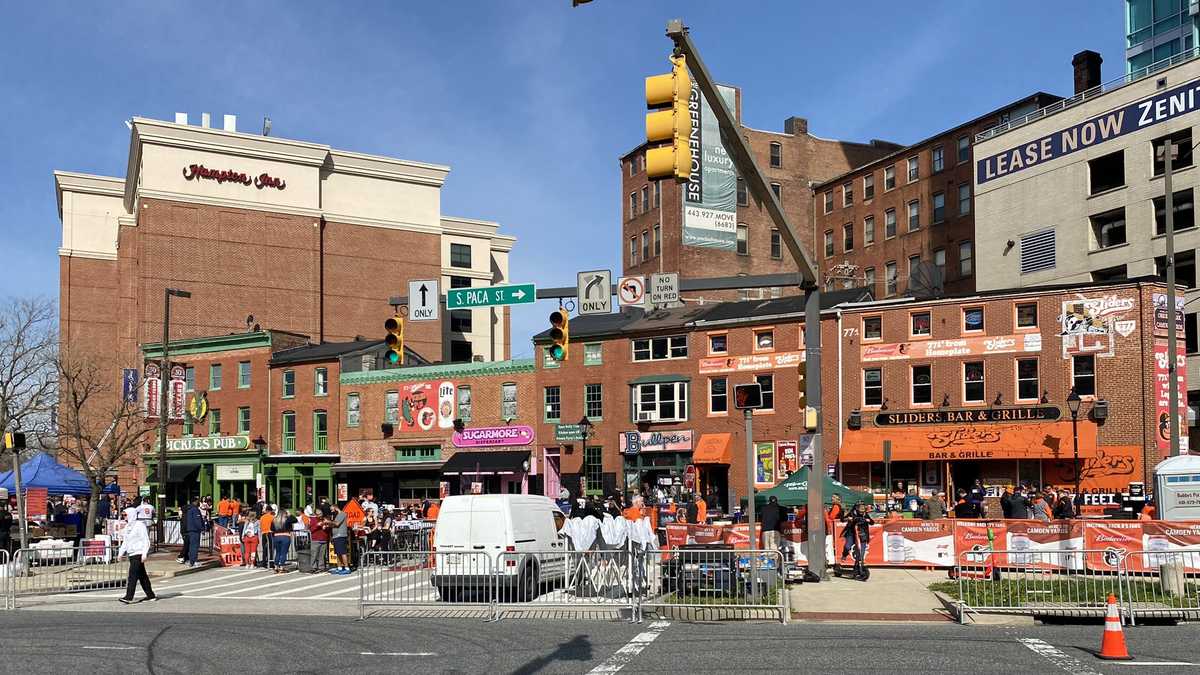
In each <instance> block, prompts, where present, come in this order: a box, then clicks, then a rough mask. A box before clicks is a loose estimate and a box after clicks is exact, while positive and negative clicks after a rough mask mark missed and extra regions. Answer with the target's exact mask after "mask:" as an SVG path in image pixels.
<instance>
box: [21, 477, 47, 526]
mask: <svg viewBox="0 0 1200 675" xmlns="http://www.w3.org/2000/svg"><path fill="white" fill-rule="evenodd" d="M26 480H28V478H26ZM49 496H50V493H49V491H48V490H47V489H46V488H44V487H39V488H25V515H26V517H28V518H45V517H46V501H47V500H48V499H49Z"/></svg>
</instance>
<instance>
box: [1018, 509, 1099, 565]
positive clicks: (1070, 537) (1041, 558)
mask: <svg viewBox="0 0 1200 675" xmlns="http://www.w3.org/2000/svg"><path fill="white" fill-rule="evenodd" d="M1083 527H1084V526H1083V523H1080V522H1075V523H1071V522H1067V521H1056V522H1049V523H1043V522H1040V521H1036V520H1010V521H1008V528H1007V529H1008V531H1007V537H1006V539H1007V541H1006V542H1004V544H1005V545H1004V547H1003V548H1006V549H1008V551H1009V553H1008V555H1007V558H1008V559H1007V560H1005V561H1003V563H1002V564H1008V565H1012V566H1015V567H1026V568H1038V569H1071V570H1078V569H1083V557H1082V556H1081V555H1080V554H1079V553H1070V552H1065V553H1064V552H1063V551H1080V550H1082V549H1083ZM997 546H999V545H997ZM1048 551H1057V553H1048Z"/></svg>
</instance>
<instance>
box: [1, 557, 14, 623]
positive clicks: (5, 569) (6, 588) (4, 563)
mask: <svg viewBox="0 0 1200 675" xmlns="http://www.w3.org/2000/svg"><path fill="white" fill-rule="evenodd" d="M12 576H13V566H12V564H11V563H10V557H9V553H8V549H3V548H0V596H3V599H0V610H3V609H16V603H15V602H14V600H13V597H12V583H11V582H12Z"/></svg>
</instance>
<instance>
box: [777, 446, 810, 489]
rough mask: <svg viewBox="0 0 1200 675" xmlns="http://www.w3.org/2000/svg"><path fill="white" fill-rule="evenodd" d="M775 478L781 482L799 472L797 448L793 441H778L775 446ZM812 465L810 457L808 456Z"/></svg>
mask: <svg viewBox="0 0 1200 675" xmlns="http://www.w3.org/2000/svg"><path fill="white" fill-rule="evenodd" d="M775 451H776V455H777V456H776V457H775V477H776V478H777V479H779V480H783V479H785V478H787V477H788V476H790V475H792V474H793V473H795V472H796V471H799V470H800V457H799V446H798V445H797V444H796V442H795V441H779V442H778V443H776V444H775ZM809 465H810V466H811V465H812V455H811V454H810V455H809Z"/></svg>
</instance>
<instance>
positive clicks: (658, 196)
mask: <svg viewBox="0 0 1200 675" xmlns="http://www.w3.org/2000/svg"><path fill="white" fill-rule="evenodd" d="M660 207H662V181H654V208H656V209H657V208H660Z"/></svg>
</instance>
